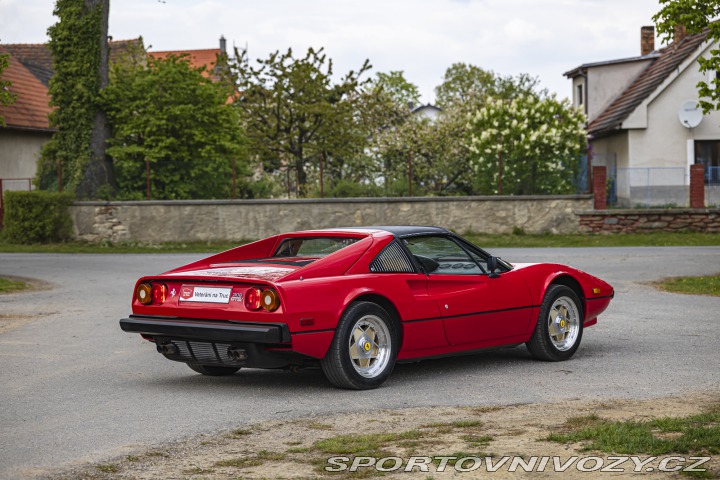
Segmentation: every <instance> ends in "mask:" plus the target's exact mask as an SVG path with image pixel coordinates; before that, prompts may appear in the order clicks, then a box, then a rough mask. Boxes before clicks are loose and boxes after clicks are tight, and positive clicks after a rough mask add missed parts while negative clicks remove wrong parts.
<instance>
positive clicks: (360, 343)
mask: <svg viewBox="0 0 720 480" xmlns="http://www.w3.org/2000/svg"><path fill="white" fill-rule="evenodd" d="M397 349H398V344H397V333H396V326H395V324H394V323H393V321H392V319H391V317H390V315H389V314H388V313H387V312H386V311H385V310H384V309H383V308H382V307H380V306H379V305H377V304H375V303H371V302H354V303H352V304H351V305H350V307H348V309H347V310H346V311H345V313H344V314H343V316H342V318H341V319H340V322H339V323H338V327H337V331H336V333H335V337H334V339H333V342H332V344H331V345H330V350H329V351H328V353H327V355H326V356H325V358H323V359H322V361H321V362H320V365H321V366H322V369H323V372H324V373H325V376H326V377H327V378H328V380H330V382H331V383H332V384H333V385H335V386H337V387H340V388H349V389H354V390H365V389H370V388H377V387H379V386H380V385H381V384H382V383H383V382H384V381H385V380H386V379H387V377H388V376H389V375H390V373H391V372H392V370H393V368H394V367H395V358H396V357H397Z"/></svg>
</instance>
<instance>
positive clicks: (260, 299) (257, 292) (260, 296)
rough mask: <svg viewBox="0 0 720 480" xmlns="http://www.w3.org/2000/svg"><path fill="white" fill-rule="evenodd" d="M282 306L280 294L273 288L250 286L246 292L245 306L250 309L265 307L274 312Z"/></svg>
mask: <svg viewBox="0 0 720 480" xmlns="http://www.w3.org/2000/svg"><path fill="white" fill-rule="evenodd" d="M279 306H280V296H279V295H278V294H277V292H276V291H275V290H273V289H272V288H266V289H265V290H261V289H259V288H257V287H253V288H249V289H248V291H247V292H245V307H246V308H247V309H248V310H253V311H256V310H260V309H261V308H262V309H265V310H267V311H268V312H274V311H275V310H277V309H278V307H279Z"/></svg>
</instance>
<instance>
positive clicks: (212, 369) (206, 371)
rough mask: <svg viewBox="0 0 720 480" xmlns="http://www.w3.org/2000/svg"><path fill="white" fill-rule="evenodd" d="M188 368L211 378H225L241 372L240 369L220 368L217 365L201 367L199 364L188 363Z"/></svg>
mask: <svg viewBox="0 0 720 480" xmlns="http://www.w3.org/2000/svg"><path fill="white" fill-rule="evenodd" d="M187 366H188V367H190V369H191V370H192V371H194V372H197V373H202V374H203V375H209V376H211V377H224V376H226V375H232V374H233V373H235V372H237V371H238V370H240V367H219V366H215V365H199V364H197V363H188V364H187Z"/></svg>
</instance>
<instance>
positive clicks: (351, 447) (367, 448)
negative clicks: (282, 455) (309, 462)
mask: <svg viewBox="0 0 720 480" xmlns="http://www.w3.org/2000/svg"><path fill="white" fill-rule="evenodd" d="M421 436H422V433H421V432H418V431H415V430H411V431H408V432H402V433H374V434H369V435H338V436H336V437H330V438H326V439H324V440H318V441H317V442H315V443H314V444H313V447H314V448H315V449H316V450H318V451H320V452H322V453H328V454H333V455H347V454H353V455H369V454H370V453H371V452H376V451H378V450H380V449H381V448H383V447H385V446H387V445H388V444H389V443H394V442H398V441H400V440H416V439H417V438H419V437H421Z"/></svg>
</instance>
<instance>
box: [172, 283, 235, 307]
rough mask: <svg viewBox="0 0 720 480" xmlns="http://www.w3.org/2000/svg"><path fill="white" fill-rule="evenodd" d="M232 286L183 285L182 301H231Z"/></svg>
mask: <svg viewBox="0 0 720 480" xmlns="http://www.w3.org/2000/svg"><path fill="white" fill-rule="evenodd" d="M231 291H232V288H230V287H197V286H191V285H183V286H182V287H180V301H181V302H202V303H229V302H230V292H231Z"/></svg>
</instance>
